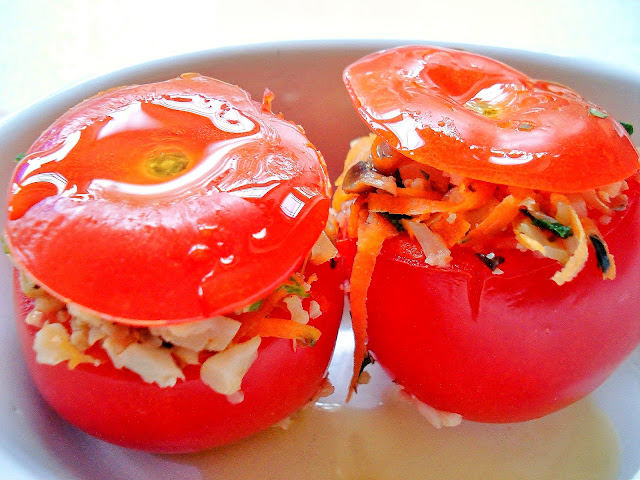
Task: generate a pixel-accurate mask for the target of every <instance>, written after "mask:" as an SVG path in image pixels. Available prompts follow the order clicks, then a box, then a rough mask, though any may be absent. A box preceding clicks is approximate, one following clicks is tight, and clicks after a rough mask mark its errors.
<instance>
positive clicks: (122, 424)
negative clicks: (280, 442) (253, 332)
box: [14, 262, 344, 452]
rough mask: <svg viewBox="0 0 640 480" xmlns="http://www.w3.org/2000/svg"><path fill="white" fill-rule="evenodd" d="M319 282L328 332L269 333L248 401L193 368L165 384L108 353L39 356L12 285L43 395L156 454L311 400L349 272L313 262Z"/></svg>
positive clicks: (239, 431)
mask: <svg viewBox="0 0 640 480" xmlns="http://www.w3.org/2000/svg"><path fill="white" fill-rule="evenodd" d="M307 271H308V272H309V273H311V272H313V271H315V272H317V274H318V280H317V281H316V282H314V283H313V287H312V290H311V295H310V297H309V299H308V301H311V300H316V301H317V302H318V303H319V305H320V309H321V311H322V315H321V316H320V317H318V318H316V319H315V320H311V322H310V324H311V325H313V326H315V327H317V328H318V329H320V331H321V332H322V335H321V336H320V339H319V340H318V342H317V343H316V344H315V346H313V347H302V346H300V345H298V346H297V348H296V349H295V351H294V349H293V347H292V341H291V340H285V339H269V338H265V339H263V341H262V344H261V346H260V349H259V353H258V358H257V359H256V361H255V362H254V364H253V365H252V366H251V368H250V369H249V371H248V372H247V374H246V375H245V377H244V379H243V382H242V391H243V392H244V400H243V401H242V402H240V403H231V402H230V401H229V400H228V399H227V397H226V396H224V395H220V394H218V393H216V392H214V391H213V390H212V389H211V388H210V387H208V386H207V385H205V384H204V383H203V382H202V381H201V380H200V377H199V369H198V368H197V367H194V366H187V367H185V369H184V373H185V376H186V380H184V381H180V380H178V383H177V384H176V385H175V386H174V387H167V388H161V387H158V386H157V385H156V384H149V383H145V382H143V381H142V380H141V379H140V377H138V376H137V375H136V374H134V373H132V372H130V371H128V370H117V369H115V368H114V367H113V366H112V364H111V362H110V360H109V359H108V357H107V356H106V354H105V352H104V351H101V350H99V349H97V348H93V349H92V350H90V351H89V353H90V354H91V355H93V356H94V357H96V358H99V359H101V360H103V363H102V364H101V365H99V366H97V367H96V366H93V365H89V364H80V365H78V366H77V367H76V368H74V369H73V370H70V369H68V368H67V365H66V363H62V364H58V365H55V366H51V365H43V364H40V363H38V362H36V359H35V352H34V351H33V347H32V346H33V339H34V335H35V333H36V329H35V327H31V326H28V325H27V324H26V323H25V322H24V318H25V316H26V314H27V313H28V312H29V311H30V309H31V308H32V302H31V301H30V300H29V299H27V298H26V297H25V296H24V295H23V294H22V292H21V290H20V287H19V285H17V284H16V288H15V289H14V293H15V300H16V305H17V310H18V331H19V335H20V340H21V342H22V348H23V351H24V354H25V358H26V360H27V365H28V368H29V371H30V373H31V375H32V377H33V380H34V382H35V384H36V386H37V388H38V390H39V391H40V392H41V394H42V396H43V397H44V398H45V400H46V401H47V402H48V403H49V404H50V405H51V407H52V408H53V409H54V410H55V411H57V412H58V413H59V414H60V415H61V416H62V417H63V418H65V419H66V420H67V421H69V422H70V423H72V424H73V425H75V426H76V427H78V428H80V429H82V430H84V431H86V432H88V433H90V434H91V435H94V436H96V437H98V438H101V439H103V440H106V441H108V442H111V443H115V444H118V445H122V446H125V447H129V448H136V449H142V450H148V451H154V452H192V451H199V450H204V449H207V448H211V447H215V446H217V445H222V444H225V443H228V442H231V441H234V440H237V439H240V438H242V437H245V436H248V435H251V434H253V433H256V432H258V431H260V430H262V429H264V428H267V427H269V426H270V425H273V424H274V423H276V422H278V421H279V420H282V419H284V418H286V417H287V416H289V415H291V414H292V413H293V412H295V411H296V410H297V409H298V408H300V407H302V406H304V405H305V404H307V403H308V402H309V401H310V400H311V399H313V398H314V396H315V395H316V394H317V393H318V390H319V389H320V388H321V387H322V386H323V384H324V379H325V374H326V369H327V366H328V363H329V361H330V358H331V355H332V352H333V348H334V344H335V339H336V335H337V331H338V326H339V323H340V319H341V317H342V306H343V298H344V294H343V292H342V290H341V289H340V285H341V283H342V281H343V273H342V270H341V268H340V266H339V265H336V266H335V267H334V268H331V266H330V264H329V262H327V263H325V264H322V265H320V266H309V268H308V270H307Z"/></svg>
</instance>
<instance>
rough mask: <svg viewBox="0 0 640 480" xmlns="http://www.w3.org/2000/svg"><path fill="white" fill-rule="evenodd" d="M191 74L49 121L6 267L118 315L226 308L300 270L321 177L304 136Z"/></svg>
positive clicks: (20, 169)
mask: <svg viewBox="0 0 640 480" xmlns="http://www.w3.org/2000/svg"><path fill="white" fill-rule="evenodd" d="M270 100H271V98H269V97H265V100H264V105H260V104H259V103H257V102H254V101H253V100H251V98H250V97H249V94H248V93H247V92H245V91H244V90H242V89H240V88H239V87H236V86H233V85H229V84H226V83H224V82H221V81H218V80H214V79H211V78H207V77H203V76H199V75H196V74H187V75H183V76H182V77H180V78H177V79H173V80H169V81H166V82H161V83H155V84H149V85H142V86H128V87H122V88H118V89H114V90H109V91H106V92H103V93H101V94H99V95H97V96H95V97H92V98H90V99H88V100H86V101H84V102H83V103H81V104H79V105H78V106H76V107H74V108H72V109H71V110H70V111H68V112H67V113H66V114H64V115H63V116H62V117H60V118H59V119H58V120H57V121H56V122H55V123H54V124H53V125H51V126H50V127H49V128H48V129H47V130H46V131H45V132H44V133H43V134H42V135H41V136H40V137H39V138H38V139H37V140H36V142H35V143H34V144H33V145H32V147H31V148H30V149H29V151H28V153H27V155H26V156H25V157H24V158H23V159H22V161H21V162H20V163H19V164H18V166H17V168H16V170H15V172H14V177H13V180H12V184H11V190H10V193H9V199H8V217H9V221H8V224H7V230H6V231H7V243H8V247H9V250H10V253H11V256H12V258H13V260H14V262H15V263H16V264H17V265H18V266H19V267H20V268H21V269H23V270H24V271H26V272H27V273H28V274H29V275H30V276H32V277H33V279H34V281H36V282H37V283H38V284H40V285H42V286H43V287H44V288H45V289H46V290H47V291H49V292H51V293H52V294H53V295H55V296H57V297H59V298H60V299H62V300H63V301H65V302H72V303H74V304H77V305H79V306H80V307H83V308H85V309H87V310H89V311H92V312H96V313H98V314H100V315H102V316H105V317H107V318H110V319H112V320H114V321H120V322H124V323H130V324H140V325H149V324H162V323H175V322H184V321H190V320H197V319H202V318H206V317H210V316H212V315H216V314H221V313H229V312H231V311H233V310H235V309H238V308H241V307H244V306H246V305H248V304H250V303H251V302H253V301H255V300H257V299H259V298H260V297H262V296H264V295H265V294H267V293H269V292H270V291H271V290H273V289H275V288H276V287H277V286H278V285H280V284H281V283H283V282H284V281H285V280H286V279H287V278H288V277H289V275H290V274H291V273H292V272H293V271H295V269H296V268H298V267H299V265H300V263H301V262H302V261H303V259H304V258H305V257H306V255H307V254H308V252H309V251H310V249H311V247H312V246H313V244H314V243H315V241H316V240H317V238H318V236H319V235H320V233H321V231H322V230H323V228H324V226H325V223H326V219H327V215H328V208H329V195H330V183H329V179H328V174H327V171H326V165H325V163H324V160H323V159H322V156H321V155H320V153H319V152H318V151H317V150H316V149H315V148H314V147H313V146H312V145H311V144H310V143H309V141H308V140H307V138H306V137H305V135H304V133H303V131H302V129H301V128H300V127H299V126H297V125H295V124H293V123H290V122H287V121H285V120H283V119H282V118H281V117H279V116H276V115H274V114H272V113H271V112H270V108H269V103H270Z"/></svg>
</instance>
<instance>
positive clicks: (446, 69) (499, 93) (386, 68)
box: [343, 46, 640, 193]
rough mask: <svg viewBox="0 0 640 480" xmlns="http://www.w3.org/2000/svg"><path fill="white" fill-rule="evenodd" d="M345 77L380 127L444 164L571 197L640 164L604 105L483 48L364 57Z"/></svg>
mask: <svg viewBox="0 0 640 480" xmlns="http://www.w3.org/2000/svg"><path fill="white" fill-rule="evenodd" d="M343 79H344V82H345V85H346V87H347V90H348V92H349V95H350V97H351V100H352V102H353V105H354V106H355V108H356V110H357V111H358V113H359V114H360V116H361V117H362V119H363V120H364V121H365V123H367V125H368V126H369V128H370V129H371V130H373V131H374V132H375V133H376V134H377V135H379V136H380V137H382V138H384V140H385V141H386V142H388V143H389V145H390V146H391V147H393V148H394V149H396V150H398V151H399V152H400V153H402V154H403V155H406V156H408V157H410V158H412V159H414V160H416V161H418V162H422V163H425V164H428V165H430V166H432V167H435V168H437V169H439V170H443V171H446V172H452V173H457V174H459V175H462V176H465V177H469V178H473V179H476V180H483V181H487V182H491V183H499V184H503V185H512V186H518V187H525V188H533V189H538V190H546V191H556V192H564V193H568V192H579V191H584V190H589V189H593V188H596V187H599V186H602V185H606V184H608V183H613V182H616V181H619V180H623V179H625V178H627V177H629V176H630V175H632V174H633V173H634V172H635V171H636V170H638V168H639V167H640V162H639V159H638V153H637V151H636V149H635V147H634V145H633V142H632V141H631V139H630V138H629V135H628V134H627V133H626V132H625V130H624V129H623V128H622V126H621V125H620V124H619V123H618V122H617V121H615V120H614V119H613V118H612V117H611V116H608V114H606V112H604V111H603V110H602V109H601V108H600V107H598V106H596V105H595V104H593V103H591V102H589V101H588V100H586V99H584V98H582V97H581V96H580V95H579V94H578V93H576V92H574V91H573V90H571V89H569V88H567V87H565V86H563V85H559V84H556V83H552V82H546V81H540V80H536V79H531V78H528V77H527V76H526V75H525V74H523V73H522V72H519V71H517V70H515V69H513V68H511V67H509V66H507V65H504V64H502V63H500V62H498V61H496V60H492V59H489V58H486V57H483V56H480V55H477V54H473V53H470V52H465V51H459V50H452V49H447V48H439V47H432V46H404V47H397V48H393V49H389V50H384V51H381V52H376V53H372V54H370V55H367V56H365V57H363V58H361V59H359V60H358V61H356V62H354V63H353V64H351V65H349V66H348V67H347V68H346V69H345V71H344V75H343ZM603 117H604V118H603ZM585 158H588V159H589V162H585V161H584V159H585Z"/></svg>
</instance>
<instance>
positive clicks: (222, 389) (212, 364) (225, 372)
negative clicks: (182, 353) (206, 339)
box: [200, 337, 261, 395]
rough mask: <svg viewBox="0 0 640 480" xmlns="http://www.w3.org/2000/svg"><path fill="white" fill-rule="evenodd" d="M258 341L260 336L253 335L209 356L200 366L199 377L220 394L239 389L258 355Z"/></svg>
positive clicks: (230, 392)
mask: <svg viewBox="0 0 640 480" xmlns="http://www.w3.org/2000/svg"><path fill="white" fill-rule="evenodd" d="M260 341H261V339H260V337H253V338H252V339H251V340H248V341H246V342H244V343H239V344H237V345H233V346H231V347H229V348H228V349H226V350H224V351H222V352H219V353H216V354H215V355H213V356H211V357H209V358H208V359H207V360H205V362H204V363H203V364H202V367H200V378H202V381H203V382H204V383H206V384H207V385H209V386H210V387H211V388H212V389H213V390H214V391H216V392H218V393H220V394H222V395H233V394H234V393H236V392H238V391H240V387H241V384H242V379H243V377H244V375H245V373H247V371H248V370H249V368H250V367H251V365H252V364H253V362H254V361H255V359H256V358H257V357H258V347H259V346H260Z"/></svg>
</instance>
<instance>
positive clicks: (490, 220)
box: [465, 195, 522, 243]
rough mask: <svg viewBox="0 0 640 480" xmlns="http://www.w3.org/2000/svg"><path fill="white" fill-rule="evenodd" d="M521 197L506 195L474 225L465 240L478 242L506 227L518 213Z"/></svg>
mask: <svg viewBox="0 0 640 480" xmlns="http://www.w3.org/2000/svg"><path fill="white" fill-rule="evenodd" d="M521 201H522V199H521V198H519V197H515V196H513V195H508V196H506V197H504V198H503V199H502V201H501V202H500V203H499V204H498V205H496V206H495V207H494V209H493V210H491V212H490V213H489V215H487V217H486V218H485V219H484V220H482V222H480V223H479V224H478V226H477V227H475V228H474V229H473V230H471V232H469V235H468V236H467V238H466V239H465V240H466V241H467V242H473V243H480V242H482V241H483V240H485V239H486V238H489V237H492V236H493V235H495V234H496V233H498V232H499V231H501V230H504V229H505V228H507V227H508V226H509V225H511V223H512V222H513V220H514V219H515V218H516V217H517V216H518V215H519V214H520V202H521Z"/></svg>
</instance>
